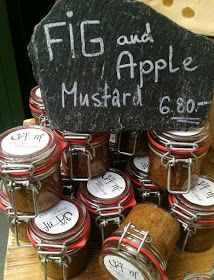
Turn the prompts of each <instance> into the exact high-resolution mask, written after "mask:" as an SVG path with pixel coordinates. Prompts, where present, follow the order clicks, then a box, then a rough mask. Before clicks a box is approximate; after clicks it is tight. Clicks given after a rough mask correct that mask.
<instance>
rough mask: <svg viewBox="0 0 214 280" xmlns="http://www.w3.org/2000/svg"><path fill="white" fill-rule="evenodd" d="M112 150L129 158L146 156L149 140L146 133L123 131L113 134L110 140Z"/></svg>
mask: <svg viewBox="0 0 214 280" xmlns="http://www.w3.org/2000/svg"><path fill="white" fill-rule="evenodd" d="M109 147H110V150H111V151H113V152H117V153H119V154H123V155H127V156H144V155H145V154H147V153H148V151H149V149H148V140H147V132H146V131H142V132H141V131H137V132H136V131H131V132H130V131H121V132H120V133H119V134H111V137H110V140H109Z"/></svg>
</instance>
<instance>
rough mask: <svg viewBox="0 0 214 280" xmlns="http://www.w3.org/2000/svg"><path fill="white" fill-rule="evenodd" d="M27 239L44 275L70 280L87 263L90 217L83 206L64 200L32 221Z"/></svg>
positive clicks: (65, 198) (74, 201)
mask: <svg viewBox="0 0 214 280" xmlns="http://www.w3.org/2000/svg"><path fill="white" fill-rule="evenodd" d="M27 233H28V238H29V240H30V242H31V243H32V244H33V246H34V247H35V248H36V250H37V254H38V257H39V260H40V263H41V266H42V269H43V272H44V279H46V278H45V276H46V275H47V276H48V277H51V278H53V279H70V278H72V277H74V276H75V275H77V274H79V273H81V272H82V271H83V270H84V269H85V267H86V266H87V263H88V258H89V250H88V237H89V233H90V216H89V214H88V212H87V210H86V208H85V207H84V205H83V204H82V203H80V202H78V201H77V200H75V199H71V198H69V197H63V198H62V200H61V201H59V202H58V204H56V205H55V206H54V207H52V208H51V209H49V210H47V211H45V212H43V213H40V214H39V215H38V216H37V217H36V218H35V219H33V220H31V222H30V223H29V225H28V228H27Z"/></svg>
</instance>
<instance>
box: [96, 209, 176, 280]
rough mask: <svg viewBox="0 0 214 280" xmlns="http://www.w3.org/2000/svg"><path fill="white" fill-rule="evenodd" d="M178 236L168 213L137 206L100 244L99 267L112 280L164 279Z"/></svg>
mask: <svg viewBox="0 0 214 280" xmlns="http://www.w3.org/2000/svg"><path fill="white" fill-rule="evenodd" d="M179 235H180V228H179V224H178V222H177V221H176V220H175V219H174V218H173V217H172V216H171V215H170V214H169V213H167V212H166V211H165V210H163V209H161V208H160V207H158V206H157V205H154V204H149V203H148V204H147V203H145V204H138V205H136V206H134V207H133V208H132V210H131V211H130V212H129V214H128V216H127V217H126V218H125V220H124V222H123V223H122V225H121V226H120V227H119V229H118V230H117V231H115V232H114V233H113V234H112V236H111V237H109V238H107V239H106V240H105V241H104V244H103V246H102V251H101V254H100V258H99V261H100V264H101V266H102V267H103V269H104V270H105V271H106V272H107V273H108V274H109V275H110V276H111V277H112V278H113V279H118V280H134V279H139V280H143V279H148V280H154V279H155V280H167V279H168V278H167V276H166V274H165V269H166V264H167V260H168V258H169V256H170V255H171V252H172V250H173V248H174V247H175V244H176V242H177V240H178V238H179Z"/></svg>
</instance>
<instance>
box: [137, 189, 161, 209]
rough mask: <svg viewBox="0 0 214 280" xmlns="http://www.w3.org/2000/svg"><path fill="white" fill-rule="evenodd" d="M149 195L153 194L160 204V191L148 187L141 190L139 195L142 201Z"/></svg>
mask: <svg viewBox="0 0 214 280" xmlns="http://www.w3.org/2000/svg"><path fill="white" fill-rule="evenodd" d="M151 195H154V196H155V197H156V198H157V200H158V205H159V206H160V205H161V193H160V192H159V191H152V190H148V189H143V190H142V192H141V197H142V199H143V201H146V199H147V198H149V197H151Z"/></svg>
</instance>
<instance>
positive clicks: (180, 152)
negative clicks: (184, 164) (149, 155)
mask: <svg viewBox="0 0 214 280" xmlns="http://www.w3.org/2000/svg"><path fill="white" fill-rule="evenodd" d="M148 140H149V142H150V144H151V145H152V146H153V147H155V148H156V149H158V150H160V151H161V152H164V153H166V152H169V149H168V148H167V147H166V144H168V143H170V142H168V143H167V142H166V143H159V142H158V140H157V137H156V136H155V135H154V134H153V131H150V132H148ZM206 140H207V141H206V142H205V143H204V142H203V145H201V146H198V147H197V148H196V149H195V150H194V151H192V150H189V149H188V148H187V147H185V144H186V143H184V142H182V144H183V145H184V147H183V149H182V148H179V149H176V148H175V149H173V150H172V151H171V154H177V155H187V154H192V153H194V154H200V153H203V152H205V151H207V150H208V149H209V146H210V143H211V142H210V137H209V136H207V138H206ZM178 143H179V142H178ZM173 144H175V142H173ZM191 144H192V143H191ZM193 144H196V143H195V142H194V143H193Z"/></svg>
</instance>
